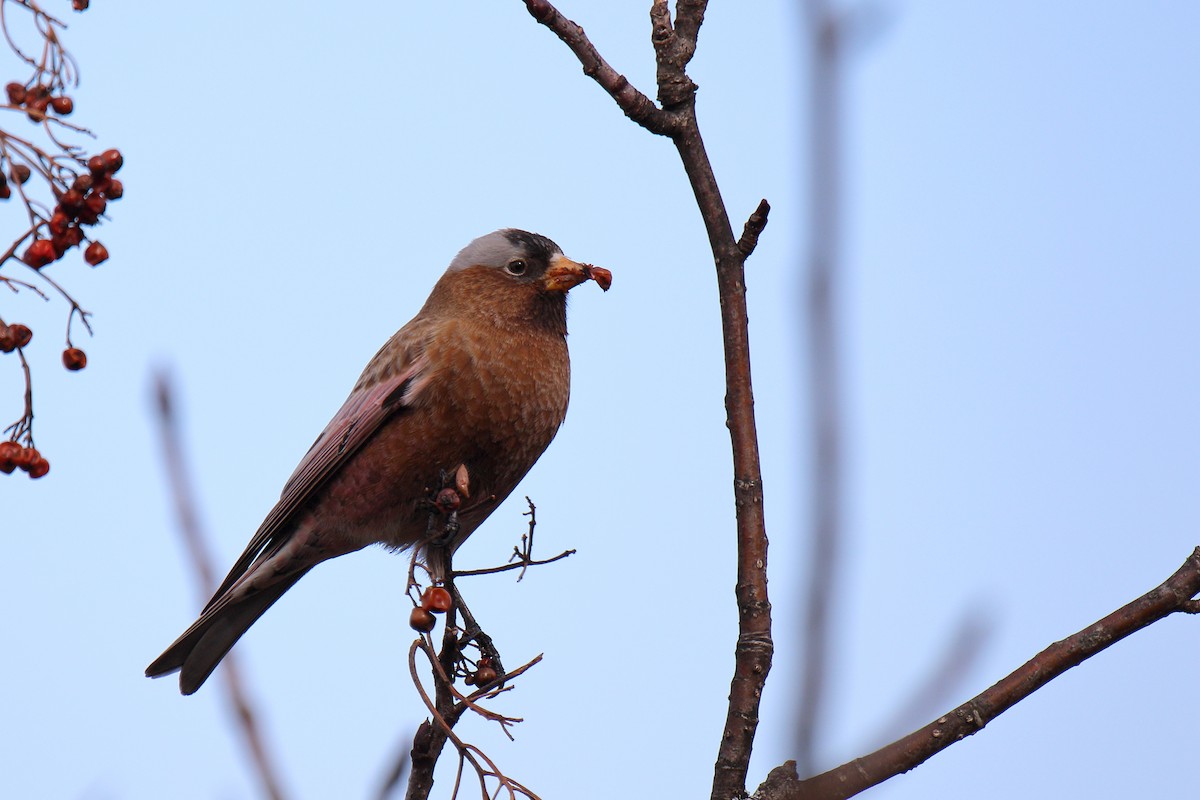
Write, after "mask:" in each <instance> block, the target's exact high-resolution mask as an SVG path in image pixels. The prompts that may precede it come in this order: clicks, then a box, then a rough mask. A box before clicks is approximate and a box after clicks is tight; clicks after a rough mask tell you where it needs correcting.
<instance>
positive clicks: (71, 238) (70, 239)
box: [62, 225, 99, 266]
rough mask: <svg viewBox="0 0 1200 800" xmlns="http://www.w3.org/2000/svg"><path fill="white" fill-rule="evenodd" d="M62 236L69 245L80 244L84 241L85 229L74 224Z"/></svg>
mask: <svg viewBox="0 0 1200 800" xmlns="http://www.w3.org/2000/svg"><path fill="white" fill-rule="evenodd" d="M62 238H63V242H65V243H66V245H67V247H75V246H76V245H78V244H79V243H80V242H82V241H83V229H82V228H80V227H79V226H78V225H72V226H71V227H70V228H67V229H66V231H64V232H63V237H62ZM97 263H99V262H97ZM93 266H94V265H93Z"/></svg>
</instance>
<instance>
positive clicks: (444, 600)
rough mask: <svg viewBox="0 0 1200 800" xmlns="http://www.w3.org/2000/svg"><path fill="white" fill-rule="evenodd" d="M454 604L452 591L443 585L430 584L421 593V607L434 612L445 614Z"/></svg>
mask: <svg viewBox="0 0 1200 800" xmlns="http://www.w3.org/2000/svg"><path fill="white" fill-rule="evenodd" d="M453 606H454V600H453V599H452V598H451V597H450V593H449V592H448V591H446V590H445V589H444V588H443V587H441V586H430V587H429V588H428V589H426V590H425V594H423V595H421V608H424V609H426V610H427V611H432V612H433V613H434V614H445V613H446V612H447V611H449V610H450V609H451V608H452V607H453Z"/></svg>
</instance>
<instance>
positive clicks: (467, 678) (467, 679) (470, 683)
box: [463, 672, 475, 686]
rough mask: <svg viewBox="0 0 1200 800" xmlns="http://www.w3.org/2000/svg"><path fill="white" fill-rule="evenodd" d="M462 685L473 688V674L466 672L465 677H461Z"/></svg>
mask: <svg viewBox="0 0 1200 800" xmlns="http://www.w3.org/2000/svg"><path fill="white" fill-rule="evenodd" d="M463 683H465V684H466V685H467V686H474V685H475V673H474V672H468V673H467V674H466V675H463Z"/></svg>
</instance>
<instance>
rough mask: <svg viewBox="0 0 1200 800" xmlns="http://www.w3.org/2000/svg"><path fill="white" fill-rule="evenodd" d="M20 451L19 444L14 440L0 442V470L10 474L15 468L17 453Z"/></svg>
mask: <svg viewBox="0 0 1200 800" xmlns="http://www.w3.org/2000/svg"><path fill="white" fill-rule="evenodd" d="M20 452H21V445H19V444H17V443H16V442H0V472H3V473H4V474H5V475H11V474H12V471H13V470H14V469H16V468H17V454H18V453H20Z"/></svg>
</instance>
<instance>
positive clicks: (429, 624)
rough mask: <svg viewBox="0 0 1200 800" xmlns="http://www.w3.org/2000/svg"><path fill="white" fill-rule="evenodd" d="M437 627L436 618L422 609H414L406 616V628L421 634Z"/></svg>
mask: <svg viewBox="0 0 1200 800" xmlns="http://www.w3.org/2000/svg"><path fill="white" fill-rule="evenodd" d="M435 625H437V617H435V616H434V615H433V614H431V613H430V612H428V611H426V610H425V609H423V608H414V609H413V610H412V613H411V614H409V615H408V627H410V628H412V629H413V630H414V631H419V632H421V633H429V632H430V631H431V630H433V628H434V626H435Z"/></svg>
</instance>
